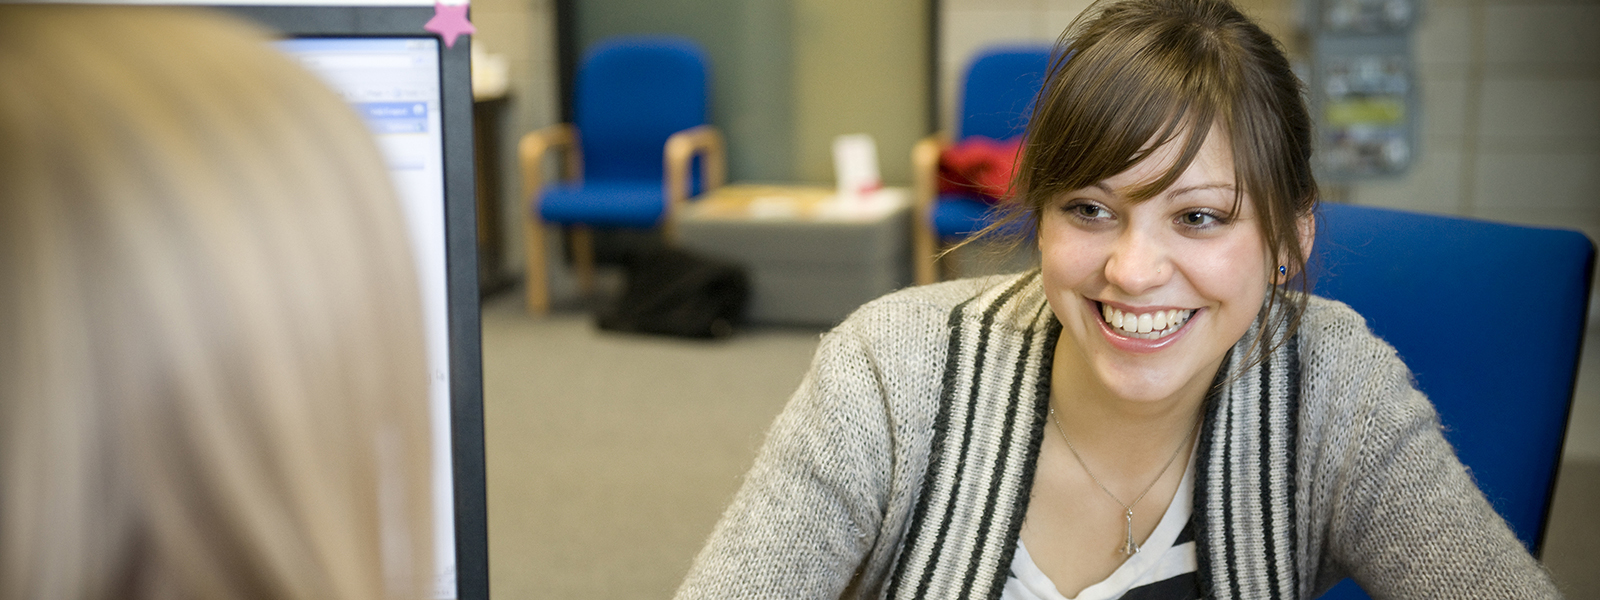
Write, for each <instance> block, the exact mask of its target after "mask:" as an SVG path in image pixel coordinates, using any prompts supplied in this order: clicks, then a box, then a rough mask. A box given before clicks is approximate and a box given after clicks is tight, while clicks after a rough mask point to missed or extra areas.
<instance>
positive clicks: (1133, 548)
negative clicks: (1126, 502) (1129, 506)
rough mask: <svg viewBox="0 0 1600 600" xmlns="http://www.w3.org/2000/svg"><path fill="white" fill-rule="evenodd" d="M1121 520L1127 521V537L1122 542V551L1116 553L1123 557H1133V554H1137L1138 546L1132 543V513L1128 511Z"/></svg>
mask: <svg viewBox="0 0 1600 600" xmlns="http://www.w3.org/2000/svg"><path fill="white" fill-rule="evenodd" d="M1123 518H1125V519H1127V524H1128V528H1127V533H1128V537H1127V538H1125V539H1124V540H1123V542H1122V549H1121V550H1119V551H1118V552H1120V553H1121V554H1122V555H1123V556H1133V555H1134V554H1138V553H1139V545H1138V544H1135V543H1133V511H1131V510H1130V511H1128V512H1127V513H1126V514H1124V515H1123Z"/></svg>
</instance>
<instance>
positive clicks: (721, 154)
mask: <svg viewBox="0 0 1600 600" xmlns="http://www.w3.org/2000/svg"><path fill="white" fill-rule="evenodd" d="M696 154H701V155H703V156H704V159H703V160H702V161H701V163H700V168H701V172H702V174H703V176H704V180H703V181H704V183H705V189H704V190H703V192H705V193H709V192H710V191H711V190H714V189H717V188H719V187H722V184H723V183H726V182H727V178H728V157H727V145H726V143H725V142H724V141H723V139H722V132H721V131H719V130H718V129H717V128H716V127H715V126H713V125H699V126H696V127H690V128H688V129H685V130H683V131H679V132H677V133H674V134H672V137H669V138H667V144H666V148H665V149H664V151H663V153H662V155H663V160H664V161H665V168H666V179H665V181H664V182H663V185H665V186H666V189H665V190H664V192H665V193H666V197H667V216H668V220H669V221H670V220H671V217H672V215H673V214H675V213H677V211H679V210H681V209H682V208H683V205H684V204H686V203H688V201H689V181H690V173H689V166H690V165H692V164H694V163H693V160H694V157H695V155H696Z"/></svg>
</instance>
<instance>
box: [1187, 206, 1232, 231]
mask: <svg viewBox="0 0 1600 600" xmlns="http://www.w3.org/2000/svg"><path fill="white" fill-rule="evenodd" d="M1221 222H1223V218H1222V217H1221V216H1220V215H1216V214H1212V213H1211V212H1209V211H1203V210H1191V211H1188V212H1185V213H1183V214H1180V215H1178V224H1179V225H1182V226H1184V227H1188V228H1191V229H1206V228H1209V227H1212V226H1214V225H1217V224H1218V223H1221Z"/></svg>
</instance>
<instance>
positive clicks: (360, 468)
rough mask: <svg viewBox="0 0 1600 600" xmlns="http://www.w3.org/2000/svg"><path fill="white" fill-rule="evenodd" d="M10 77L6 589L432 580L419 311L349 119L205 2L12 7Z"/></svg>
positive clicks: (35, 592)
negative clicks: (206, 9) (198, 7)
mask: <svg viewBox="0 0 1600 600" xmlns="http://www.w3.org/2000/svg"><path fill="white" fill-rule="evenodd" d="M0 82H3V83H0V599H4V600H10V599H21V598H125V597H126V598H155V597H162V598H247V597H248V598H304V599H312V598H316V599H329V598H343V599H376V598H382V597H401V596H410V597H417V596H422V595H423V594H424V593H425V590H426V589H427V587H426V582H427V580H428V579H429V578H430V577H431V574H432V573H431V569H430V566H429V562H428V556H430V553H431V545H430V544H431V538H430V535H429V527H428V523H429V517H428V515H429V504H428V502H429V500H428V498H429V496H428V490H429V487H428V486H429V480H428V469H427V464H428V456H429V454H428V435H429V434H428V428H427V424H426V418H427V413H426V409H427V406H426V402H427V389H426V386H427V378H426V370H425V363H424V357H423V338H422V326H421V309H420V308H419V298H418V291H417V287H416V283H415V274H414V270H413V265H412V262H411V260H410V255H409V246H408V244H407V241H406V238H405V229H404V226H403V225H404V224H403V221H402V215H401V214H400V213H399V204H398V203H397V202H396V200H395V198H394V194H393V190H392V189H391V184H390V182H389V180H388V174H387V171H386V170H385V169H384V167H383V163H382V161H381V158H380V156H379V154H378V152H377V150H376V148H375V147H374V146H373V142H372V140H371V137H370V134H369V133H368V132H367V130H366V129H365V128H364V126H363V125H362V123H361V122H360V121H359V119H358V118H357V117H355V116H354V115H353V114H352V113H351V112H350V110H349V109H348V108H347V107H346V106H345V105H344V103H343V102H342V101H341V100H340V99H339V98H338V97H337V96H335V95H334V94H333V93H332V92H331V91H329V90H328V89H326V88H325V87H324V86H322V85H321V84H320V83H319V82H317V81H316V80H315V78H314V77H313V76H311V75H310V74H308V73H306V72H304V71H303V70H301V69H299V68H298V67H297V66H296V65H294V64H293V63H292V62H291V61H289V60H288V59H287V58H285V57H283V56H280V55H279V54H278V53H277V52H276V51H275V50H273V49H272V48H271V47H270V45H269V44H268V40H267V38H266V36H264V35H263V34H262V33H261V32H258V31H256V30H254V29H252V28H250V27H248V26H244V25H241V24H238V23H236V22H233V21H231V20H228V19H225V18H222V17H219V16H216V15H212V14H207V13H203V12H198V11H194V10H180V9H170V8H153V7H104V6H96V7H88V6H0ZM380 488H382V491H381V492H380Z"/></svg>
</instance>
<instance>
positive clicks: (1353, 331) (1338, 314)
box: [1299, 296, 1395, 367]
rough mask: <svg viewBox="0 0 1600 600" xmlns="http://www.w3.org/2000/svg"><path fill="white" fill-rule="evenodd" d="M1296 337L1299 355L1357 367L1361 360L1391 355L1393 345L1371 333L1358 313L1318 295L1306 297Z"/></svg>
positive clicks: (1390, 358)
mask: <svg viewBox="0 0 1600 600" xmlns="http://www.w3.org/2000/svg"><path fill="white" fill-rule="evenodd" d="M1299 336H1300V345H1301V352H1302V354H1303V355H1304V356H1305V357H1307V358H1312V359H1321V360H1320V361H1319V362H1330V363H1339V364H1349V365H1353V366H1357V367H1359V366H1360V365H1361V364H1362V363H1369V362H1373V361H1380V362H1381V361H1388V360H1393V359H1394V357H1395V351H1394V347H1393V346H1390V345H1389V343H1388V342H1385V341H1383V339H1382V338H1379V337H1378V336H1377V335H1376V334H1374V333H1372V329H1371V328H1370V327H1368V326H1367V320H1366V318H1365V317H1362V316H1361V313H1358V312H1356V311H1355V309H1353V308H1350V306H1349V305H1347V304H1345V303H1343V302H1340V301H1338V300H1333V299H1329V298H1323V297H1321V296H1311V297H1310V298H1308V299H1307V302H1306V311H1305V313H1304V315H1302V317H1301V319H1300V328H1299Z"/></svg>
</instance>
